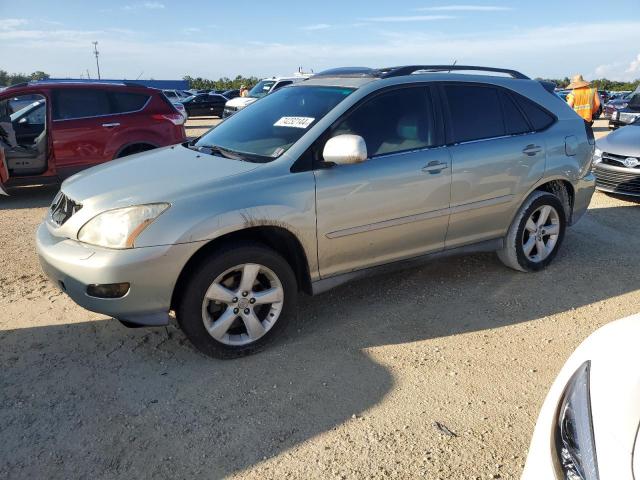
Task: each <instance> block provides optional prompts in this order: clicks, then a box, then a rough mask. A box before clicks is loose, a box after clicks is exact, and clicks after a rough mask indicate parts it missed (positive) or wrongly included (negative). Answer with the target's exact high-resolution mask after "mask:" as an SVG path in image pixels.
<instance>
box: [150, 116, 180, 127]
mask: <svg viewBox="0 0 640 480" xmlns="http://www.w3.org/2000/svg"><path fill="white" fill-rule="evenodd" d="M151 118H153V119H154V120H169V121H170V122H171V123H173V124H174V125H182V124H184V117H183V116H182V114H180V113H158V114H155V115H151Z"/></svg>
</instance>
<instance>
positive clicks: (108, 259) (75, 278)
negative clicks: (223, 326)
mask: <svg viewBox="0 0 640 480" xmlns="http://www.w3.org/2000/svg"><path fill="white" fill-rule="evenodd" d="M201 245H202V242H197V243H188V244H180V245H167V246H159V247H145V248H133V249H129V250H110V249H104V248H98V247H91V246H87V245H85V244H82V243H80V242H77V241H75V240H70V239H62V238H58V237H54V236H52V235H51V234H50V233H49V231H48V229H47V227H46V225H44V224H42V225H40V227H39V228H38V232H37V234H36V247H37V251H38V256H39V258H40V263H41V265H42V269H43V270H44V272H45V273H46V275H47V276H48V277H49V278H50V279H51V280H52V281H53V282H54V283H55V284H56V285H57V286H58V287H59V288H61V289H62V290H63V291H64V292H65V293H67V294H68V295H69V296H70V297H71V299H72V300H73V301H74V302H76V303H77V304H78V305H80V306H81V307H84V308H86V309H87V310H91V311H92V312H97V313H102V314H104V315H109V316H111V317H114V318H117V319H119V320H123V321H126V322H130V323H133V324H138V325H150V326H152V325H166V324H167V323H168V321H169V310H170V308H171V297H172V295H173V290H174V287H175V285H176V281H177V279H178V276H179V275H180V272H181V271H182V268H183V267H184V265H185V264H186V262H187V261H188V260H189V258H191V255H192V254H193V253H195V252H196V251H197V250H198V248H199V247H200V246H201ZM123 282H127V283H129V284H130V285H131V287H130V289H129V291H128V293H127V294H126V295H124V296H123V297H121V298H110V299H107V298H96V297H92V296H89V295H88V294H87V287H88V286H89V285H95V284H98V285H99V284H112V283H123Z"/></svg>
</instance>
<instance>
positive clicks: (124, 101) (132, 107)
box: [111, 92, 149, 113]
mask: <svg viewBox="0 0 640 480" xmlns="http://www.w3.org/2000/svg"><path fill="white" fill-rule="evenodd" d="M148 100H149V95H144V94H142V93H129V92H111V103H112V112H113V113H127V112H137V111H138V110H141V109H142V107H144V106H145V104H146V103H147V101H148Z"/></svg>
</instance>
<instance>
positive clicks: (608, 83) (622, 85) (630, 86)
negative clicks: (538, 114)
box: [537, 77, 640, 92]
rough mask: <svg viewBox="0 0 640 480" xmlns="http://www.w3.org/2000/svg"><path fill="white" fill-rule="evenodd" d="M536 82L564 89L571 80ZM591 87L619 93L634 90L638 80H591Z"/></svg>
mask: <svg viewBox="0 0 640 480" xmlns="http://www.w3.org/2000/svg"><path fill="white" fill-rule="evenodd" d="M537 80H545V81H547V82H553V83H555V84H556V85H557V86H558V88H566V87H567V85H569V84H570V83H571V79H570V78H569V77H565V78H563V79H557V78H538V79H537ZM591 85H592V86H594V87H596V88H597V89H598V90H608V91H615V92H619V91H624V90H635V89H636V88H637V87H638V85H640V79H637V80H633V81H631V82H619V81H617V80H609V79H607V78H599V79H596V80H591Z"/></svg>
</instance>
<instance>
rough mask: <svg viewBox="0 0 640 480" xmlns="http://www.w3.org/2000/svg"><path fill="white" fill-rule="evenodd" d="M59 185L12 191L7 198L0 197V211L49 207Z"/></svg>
mask: <svg viewBox="0 0 640 480" xmlns="http://www.w3.org/2000/svg"><path fill="white" fill-rule="evenodd" d="M58 190H60V186H59V185H55V186H53V185H52V186H46V187H28V188H27V187H24V188H18V189H15V190H12V191H11V193H10V195H9V196H2V195H0V210H23V209H29V208H41V207H48V206H49V205H51V201H52V200H53V197H55V196H56V193H58Z"/></svg>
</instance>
